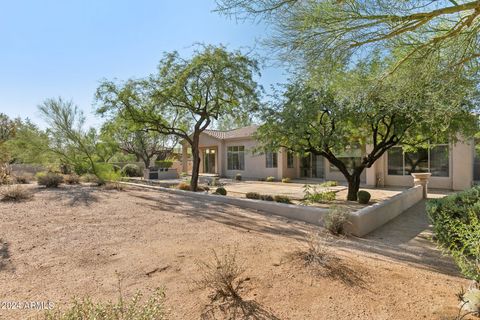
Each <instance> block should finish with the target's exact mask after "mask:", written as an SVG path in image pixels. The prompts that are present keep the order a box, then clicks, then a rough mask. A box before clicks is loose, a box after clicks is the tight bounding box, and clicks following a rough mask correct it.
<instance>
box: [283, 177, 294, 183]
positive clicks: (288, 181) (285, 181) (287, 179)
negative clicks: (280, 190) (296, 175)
mask: <svg viewBox="0 0 480 320" xmlns="http://www.w3.org/2000/svg"><path fill="white" fill-rule="evenodd" d="M282 182H283V183H290V182H292V181H291V179H290V178H288V177H287V178H283V179H282Z"/></svg>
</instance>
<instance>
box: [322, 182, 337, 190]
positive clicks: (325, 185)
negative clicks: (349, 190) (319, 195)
mask: <svg viewBox="0 0 480 320" xmlns="http://www.w3.org/2000/svg"><path fill="white" fill-rule="evenodd" d="M318 186H319V187H326V188H328V187H336V186H338V181H325V182H322V183H320V184H319V185H318Z"/></svg>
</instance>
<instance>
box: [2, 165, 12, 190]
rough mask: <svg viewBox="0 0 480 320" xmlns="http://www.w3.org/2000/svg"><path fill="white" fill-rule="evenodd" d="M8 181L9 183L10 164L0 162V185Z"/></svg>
mask: <svg viewBox="0 0 480 320" xmlns="http://www.w3.org/2000/svg"><path fill="white" fill-rule="evenodd" d="M10 183H11V177H10V166H9V165H8V164H7V163H1V162H0V185H2V184H10Z"/></svg>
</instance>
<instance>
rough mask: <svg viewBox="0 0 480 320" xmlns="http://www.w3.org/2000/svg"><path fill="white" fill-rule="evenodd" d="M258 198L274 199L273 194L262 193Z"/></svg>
mask: <svg viewBox="0 0 480 320" xmlns="http://www.w3.org/2000/svg"><path fill="white" fill-rule="evenodd" d="M260 199H261V200H264V201H275V199H274V198H273V196H271V195H269V194H262V195H261V196H260Z"/></svg>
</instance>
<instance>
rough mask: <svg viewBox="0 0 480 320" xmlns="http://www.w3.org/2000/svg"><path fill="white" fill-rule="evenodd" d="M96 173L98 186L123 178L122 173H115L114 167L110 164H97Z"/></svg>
mask: <svg viewBox="0 0 480 320" xmlns="http://www.w3.org/2000/svg"><path fill="white" fill-rule="evenodd" d="M126 166H127V165H126ZM124 168H125V167H124ZM137 168H138V166H137ZM95 172H96V176H97V178H98V181H97V184H98V185H104V184H105V183H107V182H112V181H118V180H120V179H121V177H122V174H121V173H120V172H115V170H114V169H113V165H112V164H110V163H95Z"/></svg>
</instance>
